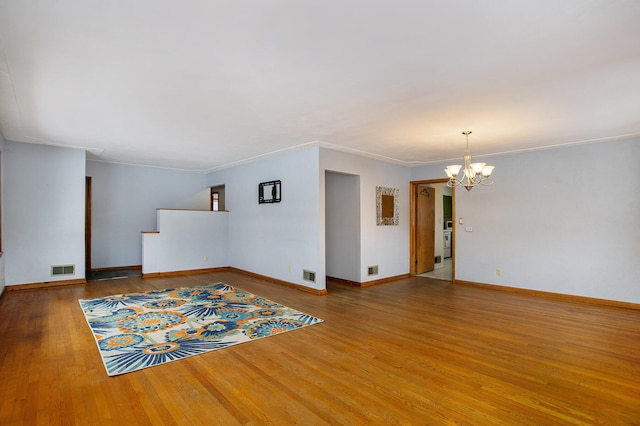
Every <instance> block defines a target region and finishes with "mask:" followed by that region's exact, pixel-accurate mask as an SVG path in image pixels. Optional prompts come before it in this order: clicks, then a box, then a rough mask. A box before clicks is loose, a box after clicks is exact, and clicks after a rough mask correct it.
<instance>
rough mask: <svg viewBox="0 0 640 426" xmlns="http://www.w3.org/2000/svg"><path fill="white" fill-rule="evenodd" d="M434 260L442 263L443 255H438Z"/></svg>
mask: <svg viewBox="0 0 640 426" xmlns="http://www.w3.org/2000/svg"><path fill="white" fill-rule="evenodd" d="M434 261H435V263H442V256H436V257H435V259H434Z"/></svg>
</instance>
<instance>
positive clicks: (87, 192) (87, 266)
mask: <svg viewBox="0 0 640 426" xmlns="http://www.w3.org/2000/svg"><path fill="white" fill-rule="evenodd" d="M92 196H93V194H92V184H91V176H85V186H84V273H85V278H86V277H87V275H88V274H89V272H90V271H91V215H92V212H91V198H92Z"/></svg>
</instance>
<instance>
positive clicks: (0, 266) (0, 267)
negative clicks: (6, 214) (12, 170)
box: [0, 135, 5, 295]
mask: <svg viewBox="0 0 640 426" xmlns="http://www.w3.org/2000/svg"><path fill="white" fill-rule="evenodd" d="M2 151H4V138H3V137H2V135H0V197H3V198H4V195H3V194H2V182H4V158H3V155H2ZM3 201H4V200H3ZM0 206H4V203H3V202H0ZM0 217H2V212H0ZM0 222H1V221H0ZM0 226H3V227H4V225H2V223H0ZM4 285H5V284H4V256H3V255H2V253H1V252H0V295H2V293H3V292H4Z"/></svg>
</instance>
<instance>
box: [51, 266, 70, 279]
mask: <svg viewBox="0 0 640 426" xmlns="http://www.w3.org/2000/svg"><path fill="white" fill-rule="evenodd" d="M75 274H76V265H55V266H54V265H51V276H52V277H57V276H58V275H75Z"/></svg>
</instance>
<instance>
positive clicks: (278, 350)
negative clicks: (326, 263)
mask: <svg viewBox="0 0 640 426" xmlns="http://www.w3.org/2000/svg"><path fill="white" fill-rule="evenodd" d="M218 281H223V282H226V283H228V284H231V285H234V286H237V287H240V288H242V289H244V290H247V291H250V292H253V293H255V294H259V295H261V296H265V297H267V298H270V299H272V300H275V301H277V302H280V303H283V304H285V305H288V306H290V307H292V308H295V309H298V310H301V311H303V312H306V313H308V314H311V315H314V316H317V317H320V318H322V319H324V323H322V324H318V325H314V326H312V327H308V328H304V329H301V330H296V331H293V332H290V333H284V334H281V335H278V336H274V337H269V338H267V339H261V340H257V341H254V342H250V343H246V344H242V345H237V346H234V347H231V348H226V349H222V350H218V351H214V352H209V353H206V354H203V355H198V356H195V357H191V358H188V359H186V360H182V361H177V362H172V363H169V364H164V365H161V366H156V367H151V368H147V369H144V370H140V371H137V372H133V373H129V374H125V375H121V376H116V377H108V376H107V375H106V372H105V370H104V367H103V365H102V362H101V360H100V357H99V355H98V351H97V349H96V346H95V342H94V340H93V337H92V335H91V332H90V330H89V327H88V326H87V324H86V322H85V319H84V316H83V314H82V311H81V310H80V307H79V304H78V302H77V300H78V299H80V298H86V297H98V296H104V295H107V294H118V293H124V292H137V291H146V290H152V289H162V288H168V287H176V286H190V285H195V284H199V283H207V282H218ZM0 319H1V321H0V342H1V345H0V424H2V425H14V424H16V425H17V424H19V425H25V424H28V425H31V424H47V425H56V424H64V425H67V424H69V425H70V424H88V425H89V424H90V425H95V424H118V425H137V424H140V425H144V424H153V425H158V424H168V425H169V424H178V425H204V424H206V425H210V424H221V425H237V424H256V425H262V424H277V425H282V424H304V425H314V424H356V425H358V424H385V425H389V424H412V425H413V424H436V425H440V424H475V425H477V424H508V425H528V424H531V425H534V424H535V425H540V424H545V425H548V424H625V425H626V424H640V311H638V310H632V309H624V308H617V307H606V306H594V305H589V304H582V303H580V302H571V301H567V302H564V301H558V300H553V299H547V298H540V297H535V296H532V295H528V294H516V293H510V292H502V291H495V290H489V289H484V288H474V287H467V286H454V285H451V284H449V283H447V282H444V281H438V280H430V279H426V278H410V279H404V280H400V281H397V282H393V283H388V284H384V285H379V286H374V287H369V288H364V289H361V288H352V287H346V286H340V285H331V284H330V285H329V294H328V295H326V296H316V295H313V294H307V293H305V292H301V291H296V290H293V289H290V288H287V287H283V286H278V285H273V284H269V283H266V282H264V281H261V280H258V279H256V278H251V277H247V276H245V275H241V274H238V273H233V272H220V273H215V274H202V275H191V276H178V277H171V278H153V279H145V280H142V279H139V278H127V279H120V280H114V281H98V282H90V283H89V284H87V285H76V286H69V287H58V288H46V289H39V290H23V291H7V292H5V294H4V295H3V296H2V299H1V300H0Z"/></svg>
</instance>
